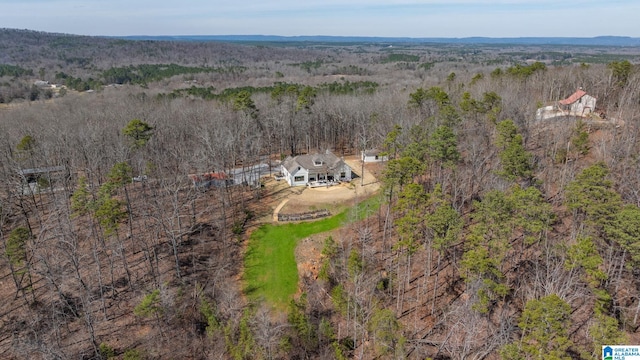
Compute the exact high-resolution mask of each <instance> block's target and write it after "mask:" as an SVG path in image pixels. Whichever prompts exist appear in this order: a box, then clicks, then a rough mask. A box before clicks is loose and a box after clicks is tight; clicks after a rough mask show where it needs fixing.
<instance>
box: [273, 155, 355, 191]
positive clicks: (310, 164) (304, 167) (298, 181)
mask: <svg viewBox="0 0 640 360" xmlns="http://www.w3.org/2000/svg"><path fill="white" fill-rule="evenodd" d="M281 167H282V174H283V175H284V178H285V179H286V180H287V182H288V183H289V185H291V186H304V185H307V184H308V183H311V182H314V181H327V182H329V181H338V180H340V181H351V168H350V167H349V165H347V164H345V162H344V161H343V160H342V159H340V158H339V157H337V156H335V155H334V154H333V153H331V152H330V151H328V150H327V152H326V153H324V154H312V155H298V156H296V157H291V156H289V157H287V158H286V159H284V161H283V162H282V166H281Z"/></svg>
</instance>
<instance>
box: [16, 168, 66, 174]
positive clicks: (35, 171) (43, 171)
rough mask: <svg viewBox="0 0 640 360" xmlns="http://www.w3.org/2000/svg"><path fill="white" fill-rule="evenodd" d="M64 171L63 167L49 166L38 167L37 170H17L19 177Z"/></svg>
mask: <svg viewBox="0 0 640 360" xmlns="http://www.w3.org/2000/svg"><path fill="white" fill-rule="evenodd" d="M63 170H64V166H49V167H39V168H33V169H20V170H18V173H19V174H20V175H23V176H25V175H34V174H46V173H52V172H58V171H63Z"/></svg>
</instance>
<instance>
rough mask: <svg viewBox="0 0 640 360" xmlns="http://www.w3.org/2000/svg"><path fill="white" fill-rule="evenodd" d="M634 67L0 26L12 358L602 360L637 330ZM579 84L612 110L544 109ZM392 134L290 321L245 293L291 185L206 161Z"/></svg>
mask: <svg viewBox="0 0 640 360" xmlns="http://www.w3.org/2000/svg"><path fill="white" fill-rule="evenodd" d="M638 63H640V49H637V48H616V47H600V48H587V47H567V46H546V47H545V46H531V47H524V46H517V47H509V46H505V45H490V46H489V45H487V46H481V45H473V46H466V45H447V44H439V45H428V44H427V45H425V44H415V45H412V44H406V45H399V46H395V45H394V47H393V48H388V47H384V46H382V45H380V44H375V43H374V44H355V43H354V44H339V45H336V44H330V45H329V44H309V43H306V44H303V43H291V44H269V43H265V44H264V45H238V44H230V43H213V42H194V43H191V42H189V43H187V42H184V43H183V42H152V41H140V42H138V41H124V40H117V39H104V38H89V37H76V36H69V35H60V34H46V33H39V32H31V31H22V30H20V31H18V30H7V29H4V30H0V238H1V239H2V242H1V244H0V299H1V300H0V322H1V323H0V324H1V327H0V328H1V329H2V330H1V331H0V357H2V358H5V359H25V358H29V359H69V358H82V359H110V358H117V359H166V358H174V359H218V358H232V359H311V358H326V359H333V358H336V359H346V358H357V359H374V358H376V359H377V358H385V359H386V358H412V359H425V358H432V359H533V358H545V359H597V358H598V357H599V354H600V346H601V345H603V344H632V343H639V342H640V336H639V333H638V329H639V328H640V318H639V315H640V296H639V295H638V294H639V293H640V278H639V274H638V269H639V263H638V262H639V261H640V208H639V206H640V193H639V192H638V189H640V167H639V166H638V154H640V144H639V142H638V136H639V135H640V71H638V69H639V68H638V65H637V64H638ZM37 80H41V81H42V83H40V82H39V83H37V84H36V81H37ZM45 82H48V84H46V83H45ZM54 84H55V85H56V86H55V87H53V86H51V85H54ZM580 87H581V88H583V89H584V90H585V91H586V92H588V93H589V94H590V95H591V96H594V97H595V98H596V99H597V105H596V109H593V110H594V111H593V113H591V114H589V116H584V117H581V116H559V117H554V118H550V119H545V120H536V110H537V109H538V108H541V107H543V106H547V105H553V104H556V103H557V101H558V100H561V99H564V98H567V97H569V96H570V95H571V94H572V93H574V91H576V89H578V88H580ZM374 148H377V149H379V150H381V151H383V152H384V153H385V154H387V155H388V156H389V158H390V160H389V161H388V162H386V163H384V164H383V165H381V166H382V168H383V169H384V170H382V171H381V173H380V174H379V179H378V180H379V181H380V184H381V187H382V190H381V191H380V193H379V195H378V196H380V198H381V199H382V200H381V201H380V202H381V203H382V205H381V206H380V207H379V208H378V207H376V208H375V209H371V212H370V213H367V215H368V216H366V217H365V219H364V220H360V218H359V217H358V216H351V217H348V220H346V221H345V223H344V226H342V227H341V228H340V229H338V230H333V231H331V232H330V233H324V234H321V235H314V238H313V239H308V240H309V241H303V242H301V243H299V244H301V245H299V246H303V244H304V246H314V247H315V246H317V249H315V250H317V253H318V254H319V255H318V256H317V258H315V259H313V261H315V262H314V264H315V265H314V266H315V267H314V268H313V269H310V270H309V271H308V272H306V273H300V274H299V276H300V281H299V291H298V292H297V293H296V294H295V296H293V297H292V299H291V301H290V303H288V304H286V305H285V306H284V309H283V307H282V306H278V305H274V304H272V303H269V302H268V301H265V300H261V299H256V298H255V297H253V296H251V294H250V293H251V290H252V289H250V288H249V287H247V284H246V282H245V281H244V277H243V274H244V271H245V268H244V265H245V262H244V260H245V256H246V251H247V241H248V239H249V236H250V235H251V233H252V232H253V231H255V230H256V229H258V228H259V227H260V226H261V225H262V224H264V223H267V222H270V221H271V214H272V212H273V208H274V207H275V205H274V203H277V202H278V201H279V200H280V199H281V198H282V197H284V196H286V191H284V190H281V187H280V188H278V191H276V190H274V189H276V187H275V186H274V185H273V184H274V183H275V181H274V180H272V179H271V178H270V177H267V178H265V179H263V185H264V186H257V187H256V186H244V185H238V186H232V185H230V184H229V185H225V186H210V187H208V188H205V187H201V186H194V183H193V182H192V180H191V179H190V178H189V174H205V173H223V172H228V171H229V170H232V169H237V168H243V167H248V166H252V165H256V164H260V163H265V162H268V163H270V164H276V163H277V162H278V161H279V160H281V159H284V157H286V156H287V155H297V154H304V153H312V152H314V151H325V150H327V149H330V150H332V151H333V152H334V154H336V155H338V156H352V155H356V156H358V155H359V154H360V152H361V151H363V150H367V149H374ZM358 170H359V169H354V172H356V173H357V172H358ZM354 181H356V182H357V181H358V179H356V180H354ZM314 210H315V209H314ZM309 244H313V245H309Z"/></svg>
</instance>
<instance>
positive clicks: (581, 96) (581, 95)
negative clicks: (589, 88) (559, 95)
mask: <svg viewBox="0 0 640 360" xmlns="http://www.w3.org/2000/svg"><path fill="white" fill-rule="evenodd" d="M558 105H559V108H560V110H562V111H564V112H565V113H568V115H574V116H586V115H589V114H590V113H592V112H593V111H594V110H595V109H596V98H595V97H593V96H591V95H589V94H587V92H586V91H584V90H582V88H579V89H578V90H576V92H574V93H573V94H571V96H569V97H568V98H566V99H563V100H560V101H558Z"/></svg>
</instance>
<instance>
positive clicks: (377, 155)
mask: <svg viewBox="0 0 640 360" xmlns="http://www.w3.org/2000/svg"><path fill="white" fill-rule="evenodd" d="M360 160H362V161H363V162H366V163H373V162H382V161H389V156H387V155H385V154H383V152H382V151H380V150H378V149H370V150H365V151H362V152H361V157H360Z"/></svg>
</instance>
